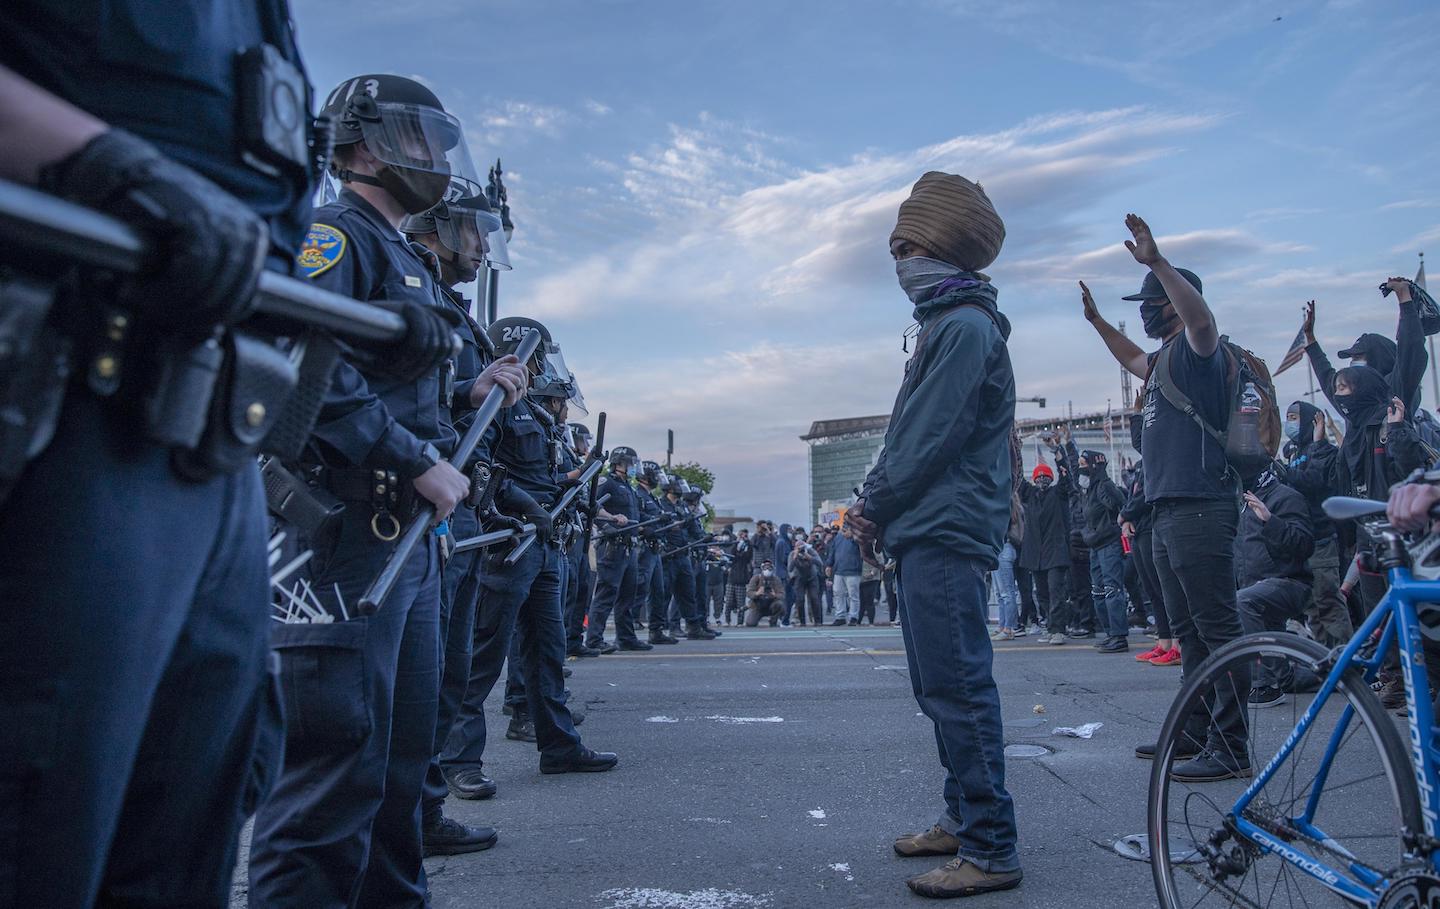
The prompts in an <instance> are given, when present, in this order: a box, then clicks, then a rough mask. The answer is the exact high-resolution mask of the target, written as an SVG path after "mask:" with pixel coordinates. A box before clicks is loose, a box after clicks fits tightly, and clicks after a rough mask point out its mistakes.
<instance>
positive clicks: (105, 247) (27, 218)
mask: <svg viewBox="0 0 1440 909" xmlns="http://www.w3.org/2000/svg"><path fill="white" fill-rule="evenodd" d="M147 247H148V244H147V243H146V241H145V238H144V237H143V236H141V234H140V233H139V232H138V231H136V230H134V229H133V228H131V227H130V226H129V225H128V224H125V223H124V222H123V221H119V220H117V219H115V218H112V217H110V216H109V215H105V214H101V213H100V212H98V211H95V210H93V209H89V208H86V207H84V206H83V205H76V204H75V203H73V202H67V201H66V200H64V199H61V198H59V197H57V196H52V195H50V194H49V193H44V192H41V191H40V190H38V189H32V188H31V187H28V186H23V185H21V184H19V183H14V182H11V181H9V180H0V249H4V250H7V251H8V250H15V251H17V252H18V251H21V250H23V251H26V252H30V253H37V254H43V255H51V256H55V255H58V256H60V257H63V258H65V259H67V260H70V261H73V262H79V263H83V264H85V265H88V266H91V267H94V268H103V269H109V270H110V271H115V272H121V273H123V274H134V273H136V272H138V271H140V270H141V268H142V267H143V264H144V262H145V260H146V258H147V257H148V254H149V250H148V248H147ZM255 306H256V311H257V312H261V313H264V314H265V315H267V316H275V317H277V318H281V319H288V320H290V321H292V322H298V323H300V324H302V325H308V326H311V327H314V328H323V329H326V330H328V331H333V332H335V333H336V334H337V335H340V336H341V337H344V338H348V339H351V340H357V341H381V342H386V343H393V342H395V341H399V340H400V339H402V338H403V337H405V332H406V327H405V319H404V318H403V317H401V316H400V315H399V314H398V313H394V312H390V311H389V310H386V309H381V308H380V307H378V306H371V305H370V304H368V303H361V302H360V301H358V300H352V299H351V298H349V297H346V296H343V295H341V294H336V293H331V292H330V291H327V290H322V289H320V288H318V287H315V286H314V285H312V284H309V283H307V282H305V281H301V280H298V279H296V278H291V277H288V276H286V275H282V274H278V273H276V272H273V271H262V272H261V273H260V282H259V285H258V287H257V288H256V291H255ZM450 341H451V344H452V346H453V353H454V354H458V353H459V352H460V350H461V343H460V338H459V337H458V336H455V335H452V336H451V339H450Z"/></svg>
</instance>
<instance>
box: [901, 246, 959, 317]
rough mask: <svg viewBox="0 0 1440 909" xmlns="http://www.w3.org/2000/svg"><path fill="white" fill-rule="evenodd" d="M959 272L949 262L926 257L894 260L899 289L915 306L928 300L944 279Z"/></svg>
mask: <svg viewBox="0 0 1440 909" xmlns="http://www.w3.org/2000/svg"><path fill="white" fill-rule="evenodd" d="M960 271H961V269H959V268H956V267H955V266H954V265H951V264H950V263H949V262H941V261H940V260H939V259H931V258H929V257H927V256H911V257H910V258H908V259H896V260H895V276H896V277H897V278H899V279H900V289H901V290H903V291H905V296H907V297H909V298H910V302H911V303H914V304H916V305H919V304H920V303H923V302H924V301H926V300H928V299H929V298H930V295H931V294H933V293H934V292H935V288H937V287H939V286H940V285H941V284H942V283H944V281H945V279H946V278H952V277H954V276H955V275H956V274H957V273H959V272H960Z"/></svg>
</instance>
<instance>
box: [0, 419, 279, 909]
mask: <svg viewBox="0 0 1440 909" xmlns="http://www.w3.org/2000/svg"><path fill="white" fill-rule="evenodd" d="M136 436H137V433H136V430H135V428H134V424H133V422H132V423H130V424H129V425H126V424H125V423H124V422H122V420H121V417H120V415H119V414H117V413H115V412H114V408H109V407H106V405H105V404H103V403H102V402H99V401H97V400H95V399H94V398H92V397H90V396H89V395H88V394H87V393H85V392H79V391H72V392H71V394H70V397H69V399H68V400H67V401H66V403H65V407H64V411H63V412H62V414H61V416H60V423H59V429H58V432H57V434H56V437H55V439H54V440H53V441H52V442H51V444H50V446H49V447H48V448H47V449H46V450H45V451H44V452H43V453H42V454H41V455H40V456H39V457H38V458H36V459H35V460H34V461H33V462H32V463H31V464H30V465H29V467H28V468H26V470H25V472H24V474H23V475H22V476H21V478H20V481H19V484H18V485H17V486H16V488H15V489H14V491H13V492H12V493H11V495H10V498H9V500H8V501H7V502H6V503H5V504H4V506H3V507H0V540H3V541H4V550H3V552H4V554H3V556H0V730H3V732H0V735H3V744H0V906H81V907H88V906H91V905H94V904H96V903H101V904H117V905H132V906H140V905H182V904H183V905H188V906H215V907H223V906H225V905H226V904H227V902H228V900H229V889H230V884H229V879H230V875H231V872H232V870H233V866H234V863H235V853H236V844H237V839H238V837H239V831H240V827H241V825H242V823H243V822H244V819H245V814H246V811H247V810H248V806H247V804H246V802H247V800H248V801H251V802H253V800H254V795H255V789H254V786H253V784H252V782H251V780H252V777H251V754H252V751H253V750H254V745H255V738H256V732H257V728H258V726H259V723H260V717H261V715H262V713H263V708H264V704H265V696H264V692H265V685H266V673H265V666H266V633H267V630H268V629H267V625H268V624H271V622H270V619H269V617H268V614H267V613H268V611H269V610H268V605H267V604H268V602H269V593H268V588H269V581H268V575H267V571H266V562H265V510H264V509H265V505H264V500H263V498H262V496H261V493H260V479H259V476H258V474H257V473H256V471H255V470H254V469H253V468H246V469H245V470H243V471H241V472H240V473H238V474H235V475H233V476H226V477H219V478H215V479H211V480H208V481H205V482H203V483H190V482H182V481H180V480H178V479H177V478H176V477H175V475H174V474H173V473H172V472H171V470H170V466H169V454H168V452H167V451H166V450H164V449H162V448H158V447H155V446H153V445H150V444H148V443H144V442H141V441H139V440H138V439H137V438H136Z"/></svg>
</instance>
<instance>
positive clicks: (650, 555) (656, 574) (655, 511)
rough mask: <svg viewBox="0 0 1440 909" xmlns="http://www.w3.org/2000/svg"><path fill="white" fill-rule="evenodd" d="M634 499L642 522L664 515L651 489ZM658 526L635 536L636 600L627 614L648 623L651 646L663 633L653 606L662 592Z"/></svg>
mask: <svg viewBox="0 0 1440 909" xmlns="http://www.w3.org/2000/svg"><path fill="white" fill-rule="evenodd" d="M635 498H636V502H637V503H638V505H639V509H640V521H641V523H644V522H646V521H651V520H654V519H655V518H658V517H662V516H663V515H665V514H666V512H665V511H664V510H663V509H662V508H661V506H660V503H659V502H658V501H656V499H655V497H654V496H653V495H651V494H650V490H648V489H646V488H645V487H643V486H641V487H640V488H638V489H637V490H636V496H635ZM663 523H664V522H663V521H662V522H660V524H663ZM660 524H656V525H652V526H651V527H647V528H646V529H644V530H641V531H637V532H636V534H635V536H636V537H637V539H636V541H635V544H636V547H637V549H638V553H637V556H636V560H635V599H634V601H633V603H634V605H633V606H632V607H631V610H630V612H631V614H632V615H633V616H634V617H635V620H636V621H637V622H639V621H644V622H647V623H649V625H650V639H651V643H654V641H655V639H656V638H660V637H664V631H665V620H664V611H663V606H658V607H657V606H656V605H655V603H656V602H657V600H660V599H662V592H663V590H664V588H665V578H664V572H663V571H661V570H660V545H661V544H660V534H661V531H660V530H659V527H660ZM657 619H658V620H659V627H658V628H657V627H656V620H657Z"/></svg>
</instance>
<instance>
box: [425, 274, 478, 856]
mask: <svg viewBox="0 0 1440 909" xmlns="http://www.w3.org/2000/svg"><path fill="white" fill-rule="evenodd" d="M440 290H441V293H442V295H443V296H444V298H445V300H446V302H448V303H449V304H450V305H452V306H453V307H455V309H456V310H458V311H459V313H460V314H461V316H462V324H461V325H460V327H459V328H457V329H456V334H458V335H459V336H460V338H461V340H462V341H463V342H464V347H463V349H462V350H461V352H460V355H459V356H458V357H457V358H456V359H455V377H456V381H455V386H454V393H453V394H450V395H446V394H445V393H444V392H443V391H442V401H444V400H445V398H447V397H448V398H449V400H448V401H445V403H446V406H448V407H449V409H450V414H451V419H452V420H453V421H454V424H455V430H456V432H458V433H460V434H462V435H463V434H464V433H465V432H466V430H468V429H469V428H470V425H471V424H472V423H473V422H474V419H475V408H474V407H473V406H471V404H470V395H471V392H472V391H473V389H474V387H475V383H476V381H477V380H478V377H479V375H480V373H481V372H483V371H484V369H485V367H486V366H488V365H489V364H490V356H489V354H488V353H487V348H485V347H484V346H483V345H482V344H481V343H480V341H479V340H478V335H479V333H481V332H483V331H484V329H483V328H481V327H480V326H479V325H478V324H476V323H475V322H474V321H473V320H472V319H471V318H470V302H469V301H468V300H467V299H466V298H465V296H464V295H463V294H461V293H460V292H459V291H457V290H453V289H451V288H448V287H444V286H442V287H441V288H440ZM445 454H446V456H447V457H448V456H449V455H450V454H451V452H450V451H446V452H445ZM473 463H474V459H473V458H472V462H471V464H467V465H466V466H465V470H466V472H467V474H468V472H469V470H470V468H471V466H472V465H473ZM447 523H448V525H449V532H450V535H451V536H452V537H453V538H454V539H456V540H464V539H467V538H469V537H473V536H475V535H477V534H478V533H479V532H480V521H479V519H478V518H477V517H476V515H475V509H474V508H472V507H470V506H469V505H466V504H463V503H462V504H461V505H459V506H458V507H457V508H456V509H455V511H454V512H453V513H452V514H451V515H450V519H449V521H448V522H447ZM481 555H482V553H481V551H480V550H476V549H472V550H470V551H468V552H461V553H456V554H455V555H453V556H451V557H450V559H449V561H447V562H446V563H445V566H444V570H443V573H442V575H441V589H440V649H441V654H442V663H441V674H440V707H439V711H438V712H437V714H436V719H435V747H434V749H433V753H432V755H431V759H430V768H429V770H428V771H427V772H426V774H425V794H424V799H423V810H422V822H423V826H424V827H425V829H431V828H433V827H434V825H435V824H437V823H438V822H439V821H440V818H441V816H442V809H443V807H444V804H445V797H446V796H447V795H448V794H449V787H448V786H447V785H446V782H445V775H444V774H443V773H442V772H441V770H440V752H441V751H443V750H444V748H445V742H446V740H447V739H448V738H449V736H450V730H451V729H452V728H453V727H454V725H455V717H456V716H457V715H458V714H459V712H460V702H461V701H463V700H464V698H465V688H466V686H467V685H468V684H469V683H470V647H471V642H472V639H473V632H474V628H475V604H476V601H477V600H478V599H479V597H480V572H481V562H482V559H481Z"/></svg>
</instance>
